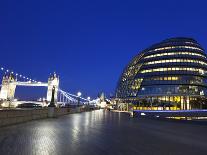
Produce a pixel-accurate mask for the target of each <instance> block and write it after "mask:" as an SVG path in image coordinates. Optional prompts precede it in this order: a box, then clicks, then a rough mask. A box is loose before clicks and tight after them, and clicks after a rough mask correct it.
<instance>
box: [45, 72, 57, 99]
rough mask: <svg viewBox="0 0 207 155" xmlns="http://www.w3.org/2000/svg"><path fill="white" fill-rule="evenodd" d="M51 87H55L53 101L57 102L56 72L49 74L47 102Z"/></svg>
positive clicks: (50, 95)
mask: <svg viewBox="0 0 207 155" xmlns="http://www.w3.org/2000/svg"><path fill="white" fill-rule="evenodd" d="M53 87H54V89H55V92H54V102H55V103H57V99H58V98H57V96H58V89H59V77H58V76H57V75H56V73H54V74H52V75H50V77H49V79H48V89H47V101H48V102H51V98H52V90H53Z"/></svg>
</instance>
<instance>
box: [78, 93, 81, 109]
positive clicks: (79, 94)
mask: <svg viewBox="0 0 207 155" xmlns="http://www.w3.org/2000/svg"><path fill="white" fill-rule="evenodd" d="M77 95H78V107H79V105H80V96H81V92H78V93H77Z"/></svg>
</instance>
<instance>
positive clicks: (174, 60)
mask: <svg viewBox="0 0 207 155" xmlns="http://www.w3.org/2000/svg"><path fill="white" fill-rule="evenodd" d="M206 73H207V59H206V54H205V52H204V49H203V48H202V47H201V46H200V44H199V43H198V42H197V41H196V40H194V39H191V38H170V39H167V40H164V41H162V42H160V43H158V44H154V45H152V46H151V47H149V48H147V49H145V50H144V51H142V52H140V53H139V54H138V55H137V56H135V57H134V58H133V59H132V61H131V62H130V63H129V64H128V65H127V66H126V68H125V69H124V71H123V73H122V75H121V77H120V79H119V81H118V85H117V88H116V99H117V101H119V102H122V103H133V104H134V105H135V107H136V108H137V109H154V110H157V109H158V110H162V109H165V110H187V109H203V108H206V107H205V106H206V105H205V100H206V95H207V76H206V75H207V74H206Z"/></svg>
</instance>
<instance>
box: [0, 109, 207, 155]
mask: <svg viewBox="0 0 207 155" xmlns="http://www.w3.org/2000/svg"><path fill="white" fill-rule="evenodd" d="M0 154H1V155H7V154H9V155H155V154H159V155H160V154H161V155H162V154H163V155H184V154H186V155H191V154H192V155H195V154H197V155H202V154H203V155H206V154H207V124H197V123H181V122H177V121H164V120H152V119H138V118H130V117H129V116H128V115H127V114H124V113H114V112H108V111H104V110H96V111H92V112H85V113H77V114H70V115H67V116H63V117H59V118H56V119H43V120H38V121H31V122H27V123H22V124H17V125H13V126H8V127H3V128H0Z"/></svg>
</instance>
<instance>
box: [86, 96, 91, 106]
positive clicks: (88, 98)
mask: <svg viewBox="0 0 207 155" xmlns="http://www.w3.org/2000/svg"><path fill="white" fill-rule="evenodd" d="M90 99H91V98H90V97H87V100H88V105H89V102H90Z"/></svg>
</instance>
